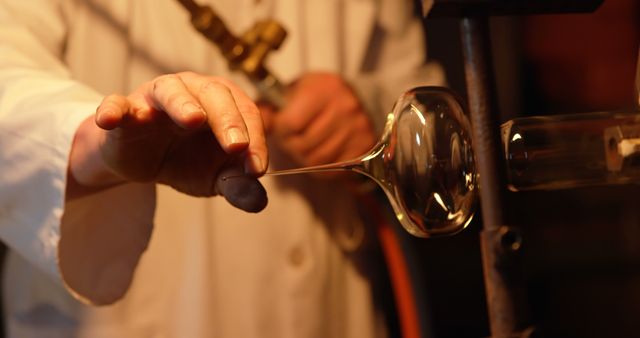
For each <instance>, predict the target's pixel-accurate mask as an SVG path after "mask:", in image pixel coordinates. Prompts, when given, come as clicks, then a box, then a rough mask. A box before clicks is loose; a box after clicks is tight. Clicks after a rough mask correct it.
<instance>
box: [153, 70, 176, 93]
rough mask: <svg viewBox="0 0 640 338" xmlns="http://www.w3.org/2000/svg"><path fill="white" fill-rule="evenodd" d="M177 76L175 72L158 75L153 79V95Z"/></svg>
mask: <svg viewBox="0 0 640 338" xmlns="http://www.w3.org/2000/svg"><path fill="white" fill-rule="evenodd" d="M177 80H178V76H177V75H175V74H166V75H161V76H158V77H157V78H155V79H154V80H153V93H154V95H158V94H160V93H161V90H162V89H163V88H164V87H165V86H167V85H169V84H170V83H172V82H174V81H177Z"/></svg>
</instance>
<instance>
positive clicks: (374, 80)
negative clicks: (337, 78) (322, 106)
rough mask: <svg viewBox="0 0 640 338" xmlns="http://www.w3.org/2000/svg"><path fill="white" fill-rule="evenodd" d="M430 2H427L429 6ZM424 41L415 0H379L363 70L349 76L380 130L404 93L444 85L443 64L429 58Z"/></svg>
mask: <svg viewBox="0 0 640 338" xmlns="http://www.w3.org/2000/svg"><path fill="white" fill-rule="evenodd" d="M430 3H431V2H430V1H426V2H425V5H427V7H428V8H425V9H426V10H428V9H430V7H431V6H430ZM425 42H426V40H425V37H424V28H423V25H422V22H421V19H420V18H419V17H417V16H416V15H415V12H414V8H413V6H412V1H409V0H404V1H398V0H383V1H380V7H379V8H378V11H377V19H376V22H375V26H374V27H373V31H372V34H371V40H370V42H369V47H368V50H367V55H366V57H365V59H364V63H363V65H362V69H361V72H360V73H359V75H357V76H356V77H354V78H353V79H350V82H351V84H352V85H353V87H354V89H355V90H356V92H357V93H358V95H359V97H360V99H361V101H362V102H363V103H364V105H365V108H367V110H368V111H369V112H370V114H371V117H372V120H373V122H374V125H375V126H376V129H377V130H378V132H380V131H382V128H383V127H384V123H385V121H386V114H387V113H388V112H389V111H391V108H392V106H393V104H394V103H395V101H396V100H397V99H398V98H399V96H400V95H401V94H402V93H404V92H405V91H407V90H409V89H411V88H413V87H417V86H443V85H445V82H446V81H445V75H444V71H443V69H442V67H441V66H440V65H439V64H438V63H435V62H428V61H427V55H426V46H425Z"/></svg>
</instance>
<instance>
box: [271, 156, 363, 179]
mask: <svg viewBox="0 0 640 338" xmlns="http://www.w3.org/2000/svg"><path fill="white" fill-rule="evenodd" d="M365 162H366V160H365V159H364V158H362V157H360V158H357V159H354V160H350V161H345V162H338V163H329V164H321V165H316V166H310V167H304V168H296V169H286V170H276V171H270V172H267V173H265V176H280V175H294V174H307V173H316V172H323V171H357V172H364V164H365Z"/></svg>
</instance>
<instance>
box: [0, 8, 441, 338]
mask: <svg viewBox="0 0 640 338" xmlns="http://www.w3.org/2000/svg"><path fill="white" fill-rule="evenodd" d="M202 2H205V1H202ZM206 2H207V3H210V4H212V5H213V6H214V7H215V9H216V10H217V11H218V12H219V13H220V14H221V16H222V17H223V18H224V19H225V21H226V22H227V24H228V25H229V26H230V27H231V29H232V30H234V31H235V32H240V31H243V30H244V29H246V28H247V27H249V26H250V25H251V24H252V23H253V22H254V21H255V20H256V18H259V17H267V16H270V17H274V18H275V19H277V20H279V21H280V22H282V23H283V24H284V26H285V27H286V28H287V30H288V31H289V37H288V38H287V40H286V43H285V45H284V46H283V47H282V49H281V50H280V51H278V52H277V53H275V54H273V55H272V56H271V58H270V60H269V65H270V67H271V68H272V69H273V70H274V72H275V73H276V75H277V76H279V77H280V78H281V79H282V80H284V81H285V82H288V81H292V80H294V79H295V78H296V77H297V76H298V75H300V74H302V73H304V72H305V71H333V72H338V73H340V74H342V75H343V76H345V77H346V78H347V79H349V81H351V82H352V83H353V85H354V87H355V88H356V89H357V92H358V93H359V94H360V95H361V98H362V99H363V101H364V102H365V104H366V106H367V107H368V108H369V109H370V110H371V111H372V112H373V114H374V115H375V114H377V116H378V117H377V118H374V120H375V119H377V120H378V122H376V123H377V125H378V126H380V125H381V123H380V122H379V121H381V120H383V118H384V116H383V114H382V112H383V111H385V110H388V109H390V108H391V104H392V102H393V101H394V100H395V98H396V97H397V96H398V95H399V94H400V93H401V92H402V91H404V90H405V89H407V88H409V87H411V86H414V85H418V84H441V83H442V75H441V72H440V71H439V70H438V69H437V67H435V66H424V65H423V48H424V46H423V44H422V42H423V41H422V35H421V26H420V24H419V20H416V19H415V18H411V9H410V6H409V4H408V2H409V1H407V3H405V2H403V1H397V0H342V1H339V0H326V1H313V0H309V1H306V0H305V1H296V0H277V1H270V0H261V1H255V0H227V1H223V0H219V1H214V0H212V1H206ZM182 70H192V71H196V72H201V73H206V74H214V75H223V76H230V77H232V78H234V79H235V80H236V82H238V83H239V84H241V85H242V86H243V87H245V89H246V90H247V91H249V92H251V91H252V89H251V87H250V86H248V85H247V83H246V82H245V81H244V80H243V79H242V78H239V77H237V76H236V75H231V74H229V73H228V71H227V70H226V65H225V64H224V62H223V61H222V60H221V58H220V57H219V55H218V52H217V49H216V48H215V47H212V46H211V45H209V43H208V42H207V41H206V40H204V39H203V38H202V37H201V36H199V35H198V34H197V33H195V31H194V30H193V29H192V27H191V26H190V23H189V19H188V15H187V14H186V12H185V11H184V10H183V9H182V8H181V7H180V6H179V5H178V4H177V1H174V0H131V1H125V0H85V1H73V0H57V1H55V0H3V1H0V173H1V174H0V238H2V240H3V241H4V242H5V243H6V244H7V245H8V246H9V248H10V253H9V258H8V261H7V263H6V265H7V266H6V271H5V286H4V305H5V314H6V317H7V319H6V320H7V322H6V324H7V327H8V330H9V337H20V338H28V337H76V336H77V337H91V338H98V337H375V336H381V335H383V334H384V329H383V324H382V323H381V319H380V317H379V314H377V313H376V309H375V308H374V304H373V301H372V297H375V295H372V294H371V288H370V284H369V281H368V280H367V278H366V276H365V275H364V274H363V273H362V270H361V269H359V268H358V265H357V264H356V263H355V262H356V260H355V259H354V257H356V256H358V254H359V250H358V249H359V246H360V245H361V238H362V236H361V235H362V230H363V229H364V228H363V225H362V224H361V221H360V218H359V217H358V215H357V213H356V212H355V210H356V209H355V207H354V205H355V204H354V203H355V202H354V201H353V200H352V198H351V197H350V196H349V194H348V193H346V192H345V191H343V189H342V188H341V187H335V186H330V184H327V183H323V182H318V181H315V180H312V179H309V178H308V177H297V178H296V177H291V178H287V179H279V180H276V179H273V178H264V179H263V180H262V182H263V184H264V185H265V187H266V189H267V191H268V194H269V199H270V201H269V205H268V207H267V208H266V209H265V210H264V211H263V212H262V213H259V214H248V213H244V212H242V211H239V210H236V209H233V208H232V207H230V206H228V205H227V204H226V202H225V201H224V200H223V199H221V198H207V199H204V198H192V197H188V196H184V195H181V194H178V193H176V192H174V191H172V190H171V189H169V188H166V187H162V186H160V187H157V188H156V187H153V186H151V185H143V184H129V185H125V186H121V187H118V188H114V189H110V190H107V191H104V192H102V193H100V194H96V195H94V196H90V197H87V198H84V199H82V200H78V201H75V202H72V203H68V204H65V202H64V187H65V185H66V165H67V159H68V153H69V149H70V144H71V141H72V138H73V135H74V131H75V129H76V127H77V125H78V124H79V123H80V121H82V120H83V119H84V118H86V117H87V116H90V115H91V114H92V113H93V112H94V111H95V108H96V107H97V105H98V104H99V102H100V100H101V97H102V96H103V95H104V94H108V93H127V92H129V91H130V90H131V89H132V88H135V87H136V86H137V85H139V84H140V83H142V82H144V81H147V80H149V79H151V78H153V77H155V76H157V75H159V74H162V73H168V72H176V71H182ZM271 151H272V153H271V157H272V167H274V166H275V167H278V166H280V167H284V166H291V165H293V164H291V163H288V162H287V160H286V159H285V158H284V157H283V155H281V154H279V153H278V151H277V149H275V148H274V147H271ZM156 190H157V191H156ZM156 193H157V201H156V199H154V195H155V194H156ZM77 299H80V300H82V301H84V302H85V303H86V302H89V303H105V302H112V301H115V300H118V301H117V302H116V303H115V304H113V305H109V306H102V307H94V306H88V305H85V304H83V303H81V302H79V301H78V300H77Z"/></svg>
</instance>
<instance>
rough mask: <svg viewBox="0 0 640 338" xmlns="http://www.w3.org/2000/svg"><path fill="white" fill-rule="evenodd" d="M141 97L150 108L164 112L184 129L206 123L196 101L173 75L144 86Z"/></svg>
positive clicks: (183, 84)
mask: <svg viewBox="0 0 640 338" xmlns="http://www.w3.org/2000/svg"><path fill="white" fill-rule="evenodd" d="M143 96H144V98H145V100H146V102H147V103H148V104H149V105H150V106H151V107H152V108H154V109H156V110H161V111H163V112H165V113H166V114H167V115H168V116H169V118H171V120H172V121H173V122H174V123H176V124H177V125H178V126H180V127H182V128H184V129H193V128H197V127H199V126H201V125H202V124H203V123H205V122H206V121H207V115H206V113H205V111H204V109H203V107H202V106H201V104H200V102H199V101H198V99H197V98H196V97H194V96H193V95H192V94H191V92H190V91H189V89H188V88H187V86H186V85H185V83H184V82H182V79H181V78H180V77H179V76H177V75H175V74H169V75H163V76H160V77H158V78H156V79H154V80H153V81H151V82H150V83H148V84H147V85H145V86H144V87H143Z"/></svg>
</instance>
